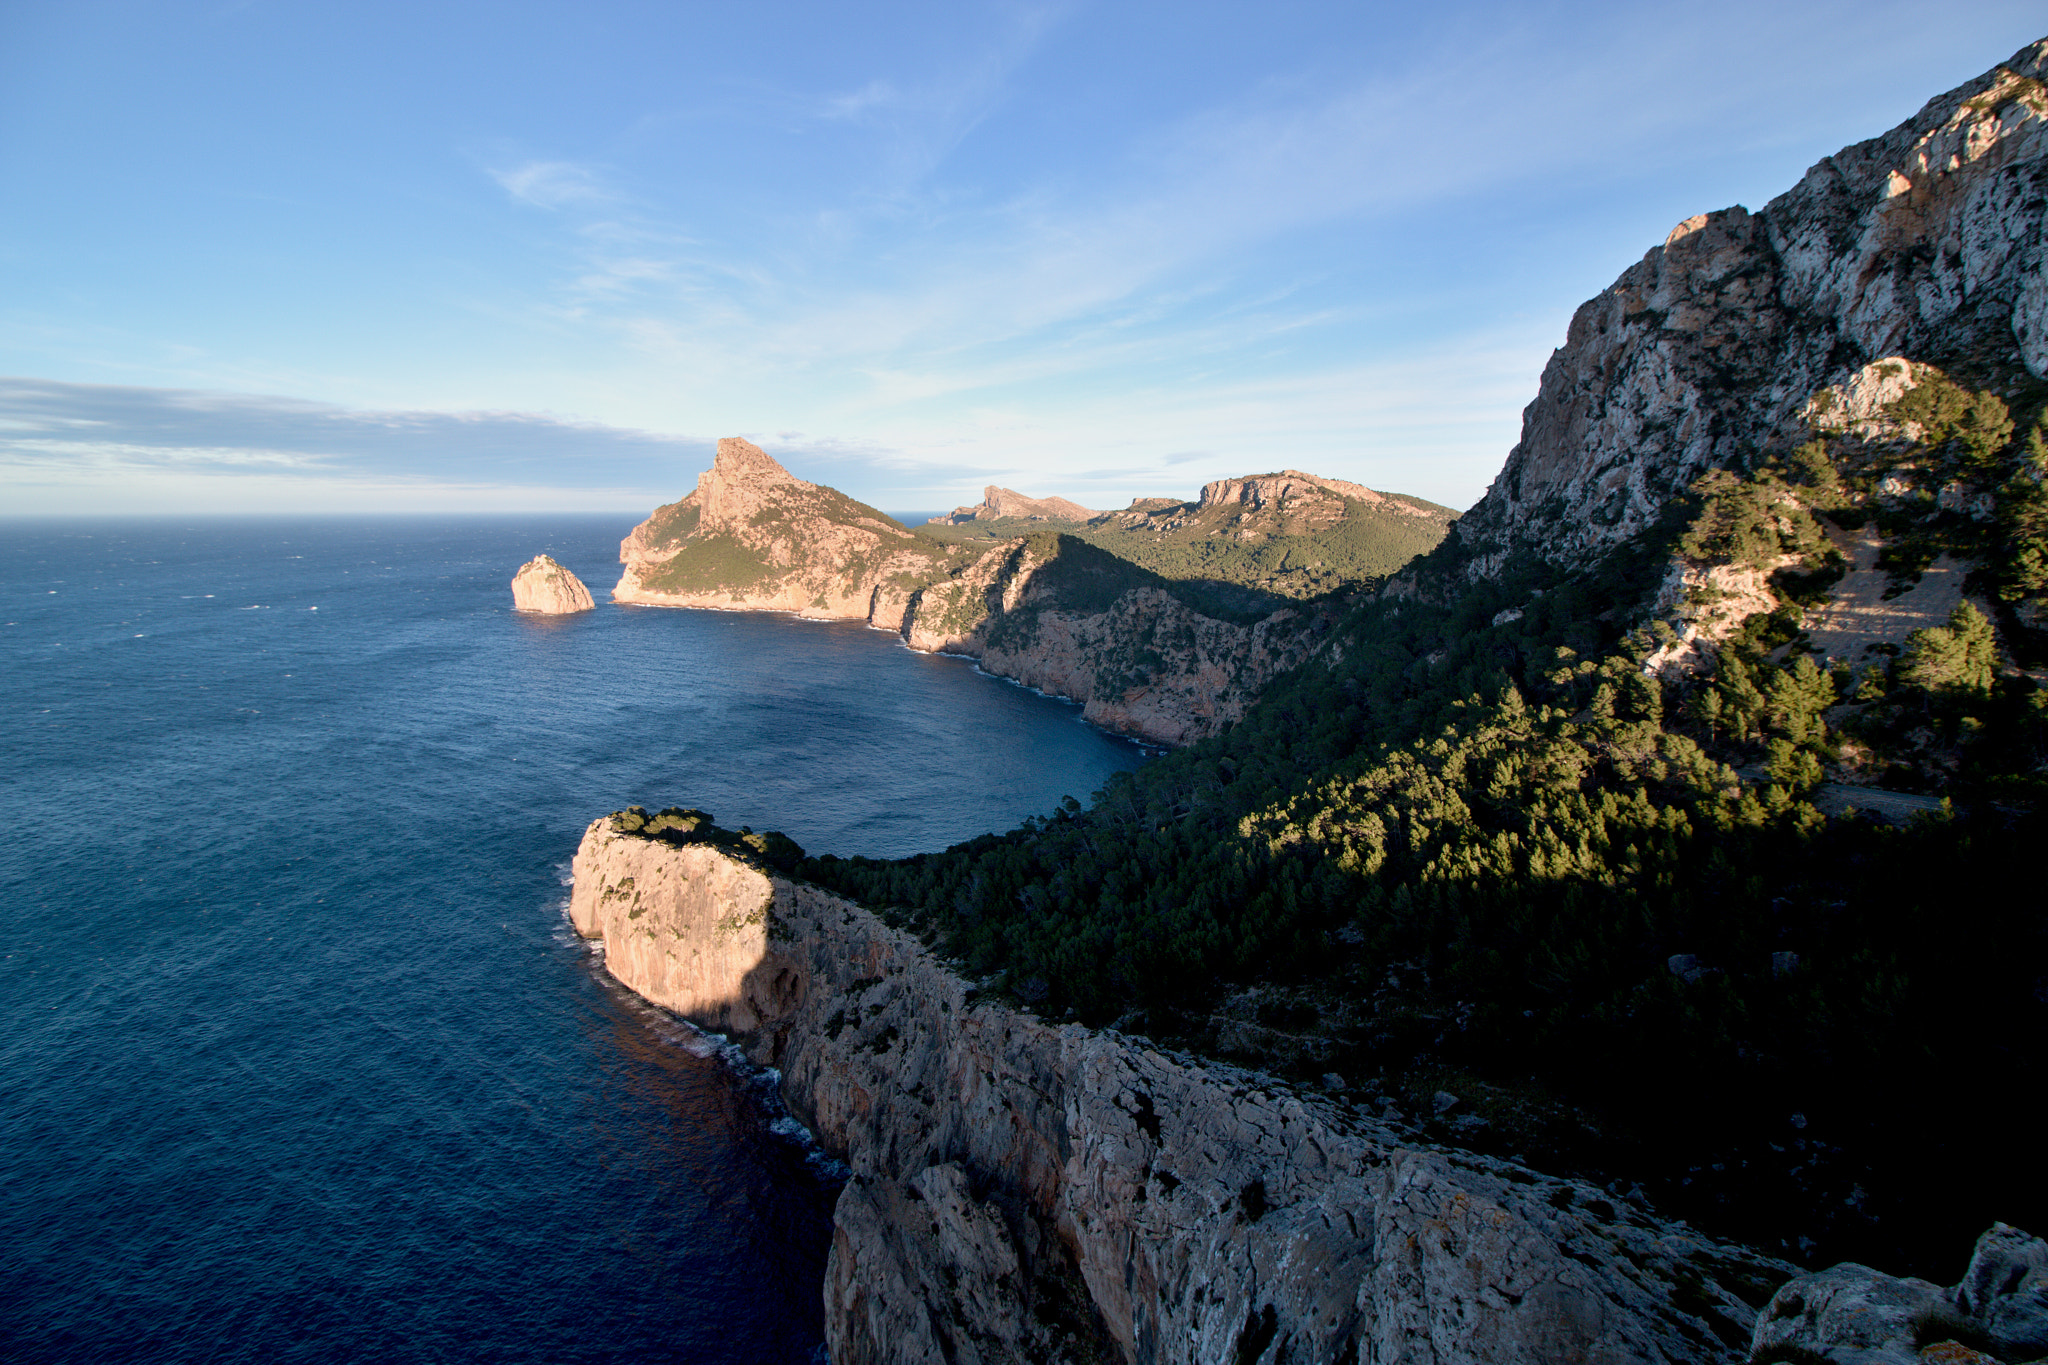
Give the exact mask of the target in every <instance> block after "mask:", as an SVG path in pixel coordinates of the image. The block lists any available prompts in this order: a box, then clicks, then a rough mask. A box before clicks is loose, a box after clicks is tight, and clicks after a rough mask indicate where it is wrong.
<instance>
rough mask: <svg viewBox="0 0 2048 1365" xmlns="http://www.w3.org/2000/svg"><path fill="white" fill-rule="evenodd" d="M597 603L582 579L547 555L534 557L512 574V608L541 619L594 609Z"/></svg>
mask: <svg viewBox="0 0 2048 1365" xmlns="http://www.w3.org/2000/svg"><path fill="white" fill-rule="evenodd" d="M596 606H597V603H596V602H595V601H594V600H592V598H591V596H590V589H589V588H586V587H584V586H583V580H582V579H580V578H578V577H577V576H576V575H575V574H574V573H571V572H570V571H569V570H568V569H567V568H566V567H564V566H563V565H561V564H558V563H556V562H555V560H554V558H553V557H552V556H550V555H535V556H534V557H533V558H532V559H529V560H527V561H526V563H524V564H522V565H520V566H519V572H518V573H516V574H514V575H512V609H513V610H514V611H530V612H535V613H537V614H539V615H542V616H569V615H573V614H574V613H576V612H579V611H591V610H594V609H595V608H596Z"/></svg>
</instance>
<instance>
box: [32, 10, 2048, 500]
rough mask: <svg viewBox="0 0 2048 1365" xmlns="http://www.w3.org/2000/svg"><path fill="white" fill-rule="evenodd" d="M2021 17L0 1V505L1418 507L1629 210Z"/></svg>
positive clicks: (1518, 373)
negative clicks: (696, 491)
mask: <svg viewBox="0 0 2048 1365" xmlns="http://www.w3.org/2000/svg"><path fill="white" fill-rule="evenodd" d="M2044 31H2048V18H2044V15H2043V11H2042V10H2041V8H2040V6H2039V5H2038V4H2018V3H2011V4H2006V3H1995V2H1989V0H1987V2H1986V3H1979V4H1975V5H1971V6H1968V7H1960V6H1959V7H1957V8H1956V9H1955V10H1944V11H1943V12H1942V13H1941V14H1940V17H1939V21H1938V22H1936V21H1935V20H1934V19H1933V18H1932V17H1931V12H1930V11H1929V10H1928V9H1927V8H1926V7H1925V6H1924V5H1920V4H1910V5H1909V4H1888V3H1860V4H1838V3H1800V0H1779V2H1778V3H1764V4H1751V3H1744V2H1743V0H1734V2H1733V3H1725V4H1717V5H1710V6H1709V5H1676V4H1644V3H1641V2H1640V0H1637V3H1630V4H1612V5H1602V4H1573V5H1564V4H1550V5H1545V4H1515V5H1507V4H1461V3H1455V2H1453V3H1438V4H1432V5H1426V6H1419V5H1414V4H1400V5H1391V4H1387V5H1382V4H1376V3H1352V4H1335V3H1290V2H1289V0H1266V3H1262V4H1258V5H1251V4H1245V3H1238V4H1207V3H1201V0H1176V2H1175V3H1159V4H1153V3H1094V4H1091V3H1080V2H1078V0H1077V2H1076V3H1055V4H1009V3H1000V4H998V3H978V2H977V0H947V2H946V3H929V4H927V3H862V4H846V3H844V2H843V0H841V3H775V2H774V0H753V2H752V3H746V4H740V3H732V4H723V3H720V4H710V3H680V2H679V0H666V2H665V3H644V4H643V3H607V0H581V3H576V4H531V3H516V0H515V2H508V0H496V2H494V3H490V4H484V3H475V4H458V3H433V2H432V0H412V3H407V4H385V3H380V2H379V0H349V2H348V3H325V0H304V2H301V3H284V2H283V0H239V2H237V0H215V2H214V3H204V4H201V3H175V2H174V0H160V2H156V3H148V2H144V0H61V3H46V2H44V0H9V3H8V4H6V5H5V6H0V185H4V186H5V187H6V188H5V190H4V191H0V280H4V287H0V376H9V377H10V378H7V379H4V380H0V512H6V511H14V512H54V513H98V512H106V513H125V512H138V511H179V512H190V511H204V510H219V511H323V510H331V511H344V510H347V511H358V510H374V509H390V510H447V511H456V510H512V509H528V508H541V509H545V508H571V507H574V508H590V509H607V510H636V509H644V508H647V507H651V506H652V505H654V504H655V503H656V502H660V501H666V500H669V499H672V498H674V497H676V496H679V495H680V494H681V493H683V492H685V491H687V490H688V488H689V487H690V486H691V485H692V483H693V482H694V478H695V475H696V473H697V471H698V470H699V469H701V468H702V467H703V466H704V465H705V463H706V462H707V460H708V453H709V449H710V445H711V443H712V442H713V441H715V440H716V438H717V437H719V436H721V435H732V434H745V435H747V436H749V437H751V438H752V439H754V440H756V441H758V442H759V443H760V444H762V445H763V446H764V447H766V448H767V449H768V450H769V451H770V452H771V453H773V454H775V455H777V456H778V457H779V458H781V459H782V460H783V461H784V463H785V464H787V465H788V466H789V467H790V468H791V469H792V470H794V471H795V472H796V473H798V474H800V475H802V476H803V477H806V478H811V479H815V480H819V481H821V482H826V483H831V484H833V485H835V486H838V487H840V488H843V489H845V490H846V491H848V492H850V493H853V494H854V495H856V496H858V497H862V498H864V499H866V500H868V501H870V502H873V503H875V504H877V505H880V506H883V507H886V508H891V509H922V508H940V507H946V506H950V505H953V504H954V503H958V502H964V501H971V500H973V499H974V498H975V497H977V496H978V495H979V489H980V488H981V486H982V485H983V484H986V483H1000V484H1005V485H1008V486H1011V487H1016V488H1021V489H1023V490H1024V491H1026V492H1030V493H1034V494H1040V495H1044V494H1060V495H1063V496H1067V497H1071V498H1075V499H1077V500H1079V501H1081V502H1084V503H1087V504H1089V505H1092V506H1101V507H1106V506H1114V505H1121V504H1122V503H1124V502H1125V501H1127V500H1128V499H1130V498H1132V497H1134V496H1140V495H1152V494H1175V495H1180V496H1192V494H1193V493H1194V491H1195V490H1196V489H1197V488H1198V487H1199V486H1200V484H1201V483H1202V482H1204V481H1205V480H1207V479H1211V478H1217V477H1221V476H1224V475H1230V474H1240V473H1247V472H1254V471H1258V470H1266V469H1276V468H1281V467H1295V468H1305V469H1309V470H1313V471H1316V472H1320V473H1326V474H1330V475H1335V476H1339V477H1343V478H1349V479H1356V480H1359V481H1361V482H1364V483H1367V484H1371V485H1373V486H1375V487H1381V488H1390V489H1394V490H1398V491H1403V492H1410V493H1415V494H1419V495H1421V496H1423V497H1428V498H1432V499H1435V500H1437V501H1440V502H1445V503H1449V504H1452V505H1455V506H1460V507H1462V506H1466V505H1469V504H1470V503H1471V502H1472V501H1473V500H1474V499H1475V498H1477V497H1478V495H1479V494H1480V493H1481V492H1482V491H1483V490H1484V489H1485V487H1486V484H1487V482H1488V481H1489V480H1490V479H1491V478H1492V476H1493V474H1494V472H1495V471H1496V470H1497V469H1498V468H1499V466H1500V463H1501V460H1502V459H1503V457H1504V456H1505V455H1506V453H1507V451H1508V448H1509V447H1510V446H1511V445H1512V444H1513V443H1514V440H1515V436H1516V433H1517V430H1518V425H1519V414H1520V409H1521V407H1522V405H1523V404H1524V403H1526V402H1527V401H1528V400H1529V399H1530V398H1531V397H1532V396H1533V395H1534V393H1535V389H1536V382H1537V377H1538V375H1539V373H1540V371H1541V368H1542V364H1543V361H1544V359H1545V358H1546V357H1547V356H1548V354H1549V351H1550V349H1551V348H1552V347H1553V346H1555V345H1556V344H1557V343H1558V341H1559V340H1560V339H1561V338H1562V336H1563V332H1564V327H1565V323H1566V321H1567V320H1568V319H1569V317H1570V315H1571V311H1572V309H1573V308H1574V307H1576V306H1577V304H1578V303H1579V302H1580V301H1582V300H1583V299H1585V298H1587V297H1589V296H1590V295H1592V294H1593V293H1595V292H1597V291H1598V290H1599V289H1601V288H1602V287H1604V286H1605V285H1606V284H1607V283H1609V282H1610V281H1611V280H1612V279H1613V278H1614V276H1615V275H1617V274H1618V273H1620V271H1621V270H1622V269H1624V268H1625V267H1626V266H1627V265H1628V264H1629V263H1631V262H1632V261H1634V260H1636V259H1637V258H1639V257H1640V256H1641V255H1642V253H1643V252H1644V251H1645V250H1646V249H1648V248H1649V247H1651V246H1653V245H1655V244H1656V243H1658V242H1660V241H1662V239H1663V237H1664V234H1665V233H1666V232H1667V231H1668V230H1669V228H1670V227H1671V226H1672V224H1674V223H1676V222H1677V221H1678V220H1680V219H1682V218H1685V217H1687V216H1689V215H1691V214H1693V213H1697V212H1699V211H1701V210H1703V209H1712V208H1719V207H1722V206H1724V205H1727V204H1731V203H1738V202H1739V203H1744V204H1747V205H1749V206H1750V207H1752V208H1755V207H1760V206H1761V205H1762V204H1763V203H1764V202H1765V201H1766V200H1767V199H1769V198H1770V197H1771V196H1772V195H1774V194H1776V193H1778V192H1780V191H1782V190H1784V189H1786V188H1788V187H1789V186H1790V185H1791V184H1792V183H1793V182H1794V181H1796V180H1797V178H1798V177H1799V176H1800V175H1801V174H1802V173H1803V172H1804V171H1805V169H1806V168H1807V167H1808V166H1809V165H1811V164H1812V163H1813V162H1814V161H1816V160H1817V159H1819V158H1820V157H1822V156H1824V155H1826V154H1828V153H1830V152H1833V151H1834V150H1836V149H1837V148H1839V147H1840V146H1842V145H1844V144H1846V143H1848V142H1852V141H1857V140H1860V139H1862V138H1865V137H1869V136H1874V135H1876V134H1877V133H1880V132H1882V131H1884V130H1885V129H1887V128H1889V127H1891V126H1892V125H1894V124H1896V123H1897V122H1899V121H1900V120H1901V119H1903V118H1906V117H1907V116H1909V115H1910V114H1912V113H1913V111H1914V110H1915V109H1917V108H1918V107H1919V106H1920V104H1921V103H1923V102H1924V101H1925V100H1926V99H1928V98H1930V97H1932V96H1933V95H1935V94H1938V93H1939V92H1941V91H1943V90H1945V89H1947V88H1949V87H1951V86H1953V85H1955V84H1958V83H1960V82H1961V81H1963V80H1966V79H1968V78H1969V77H1971V76H1973V75H1976V74H1977V73H1978V72H1980V71H1982V70H1984V69H1986V68H1988V67H1990V66H1991V65H1993V64H1994V63H1996V62H1998V61H2001V60H2003V59H2004V58H2005V57H2007V56H2008V55H2010V54H2011V53H2012V52H2013V51H2014V50H2015V49H2017V48H2018V47H2020V46H2021V45H2022V44H2024V43H2026V42H2029V41H2032V40H2034V39H2036V38H2039V37H2041V36H2042V35H2043V32H2044Z"/></svg>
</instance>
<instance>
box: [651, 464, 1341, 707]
mask: <svg viewBox="0 0 2048 1365" xmlns="http://www.w3.org/2000/svg"><path fill="white" fill-rule="evenodd" d="M1289 478H1290V479H1292V480H1294V481H1296V482H1297V483H1300V481H1302V480H1309V482H1308V483H1302V484H1301V486H1302V487H1310V486H1312V485H1315V484H1321V483H1331V484H1333V485H1334V481H1329V480H1322V481H1316V480H1312V479H1311V477H1310V476H1307V475H1291V476H1289ZM1240 482H1242V481H1240ZM1252 482H1254V483H1256V482H1258V481H1256V480H1254V481H1252ZM1347 486H1349V485H1347ZM1359 491H1360V492H1369V490H1364V489H1360V490H1359ZM989 493H990V502H989V504H988V505H989V506H993V507H1004V508H1008V509H1009V511H1006V512H1005V513H1004V515H1015V514H1016V508H1017V506H1019V505H1020V504H1013V503H1010V502H1007V501H1005V499H1007V498H1010V497H1012V496H1014V495H1010V494H1008V493H1007V492H1006V490H1003V489H997V488H992V489H990V490H989ZM998 495H1001V496H998ZM1270 496H1271V497H1272V498H1273V499H1274V500H1276V501H1288V505H1289V506H1294V505H1296V504H1298V503H1299V498H1298V497H1293V496H1292V495H1290V494H1287V493H1286V492H1284V490H1274V491H1273V492H1272V493H1271V495H1270ZM1323 496H1326V497H1328V498H1329V499H1330V500H1331V501H1333V502H1336V503H1340V504H1341V503H1342V502H1343V501H1344V499H1343V498H1342V497H1339V496H1338V495H1337V494H1334V493H1330V494H1324V495H1323ZM1371 496H1373V497H1378V496H1379V495H1378V494H1371ZM1290 498H1291V501H1289V499H1290ZM1026 501H1027V502H1029V503H1031V504H1032V505H1034V506H1051V505H1053V504H1060V505H1063V506H1066V507H1070V508H1073V507H1074V505H1073V504H1070V503H1064V501H1063V500H1061V499H1040V500H1026ZM969 510H972V509H969ZM1074 510H1075V511H1077V512H1079V513H1082V514H1084V515H1093V514H1092V513H1088V512H1087V509H1086V508H1074ZM1339 515H1340V516H1341V513H1339ZM619 558H620V560H621V561H622V562H623V563H624V564H625V571H624V573H623V574H622V575H621V576H620V579H619V584H618V586H617V587H616V588H614V589H613V590H612V599H613V600H614V601H617V602H626V603H635V604H641V605H658V606H683V607H716V608H722V609H725V610H751V611H786V612H794V613H797V614H799V615H804V616H825V617H839V618H844V619H852V620H861V621H866V622H867V623H868V624H870V625H872V626H875V627H876V628H878V629H883V630H890V631H895V632H897V633H898V634H900V635H901V636H902V637H903V638H904V640H905V641H906V642H907V643H908V644H909V645H910V646H911V648H913V649H920V650H936V651H943V652H946V653H952V654H964V655H968V656H970V657H973V658H976V659H979V660H980V661H981V663H982V666H983V667H984V668H986V669H987V670H988V671H989V672H991V673H996V674H999V675H1001V676H1003V677H1007V678H1012V679H1015V680H1016V681H1019V682H1022V683H1024V684H1026V685H1028V686H1031V687H1035V688H1038V689H1040V690H1041V691H1045V692H1050V693H1053V694H1055V695H1058V696H1064V697H1070V698H1072V699H1074V700H1075V701H1078V702H1081V703H1082V704H1083V705H1084V706H1085V707H1086V715H1087V718H1088V719H1089V720H1090V721H1091V722H1093V723H1095V724H1098V725H1101V726H1103V727H1104V728H1106V729H1112V730H1117V731H1119V732H1122V733H1125V734H1131V735H1135V736H1138V737H1140V738H1144V739H1149V740H1153V741H1156V742H1158V743H1163V744H1184V743H1187V742H1189V741H1192V740H1195V739H1199V738H1202V737H1204V736H1207V735H1212V734H1215V733H1217V731H1219V730H1220V729H1222V728H1223V727H1225V726H1227V725H1229V724H1230V723H1231V722H1233V721H1235V720H1236V719H1237V718H1238V717H1240V716H1242V715H1243V714H1244V710H1245V707H1246V706H1248V705H1249V704H1250V702H1251V700H1252V698H1253V697H1254V696H1256V695H1257V693H1258V691H1259V690H1260V689H1261V688H1262V687H1264V686H1265V684H1266V683H1267V682H1268V681H1269V680H1270V679H1271V678H1272V677H1274V676H1275V675H1276V674H1277V673H1279V672H1281V671H1283V670H1285V669H1287V668H1291V667H1293V666H1294V665H1296V664H1298V663H1300V662H1301V661H1302V660H1303V659H1304V658H1306V657H1307V655H1308V653H1309V652H1310V651H1311V650H1312V649H1313V647H1314V644H1315V639H1316V631H1315V626H1316V624H1317V622H1318V621H1321V620H1325V619H1326V618H1327V616H1328V613H1327V612H1323V613H1321V614H1318V613H1314V612H1307V611H1303V610H1297V609H1292V608H1285V609H1280V610H1277V611H1276V610H1274V607H1275V605H1276V604H1275V603H1274V602H1273V601H1272V600H1271V599H1270V598H1269V597H1267V596H1265V595H1262V594H1252V595H1250V597H1249V598H1247V599H1246V600H1245V601H1239V600H1237V599H1235V598H1232V599H1230V600H1229V601H1228V602H1225V603H1224V604H1223V605H1221V606H1219V605H1216V604H1214V603H1210V602H1208V601H1206V600H1205V599H1204V595H1203V594H1198V593H1191V592H1186V591H1180V590H1178V589H1176V588H1175V586H1174V585H1173V584H1172V583H1171V582H1169V581H1168V580H1167V579H1165V578H1162V577H1161V576H1160V575H1157V574H1153V573H1149V572H1147V571H1145V570H1143V569H1141V568H1137V567H1134V566H1133V565H1131V564H1129V563H1126V562H1124V561H1122V560H1119V559H1117V558H1116V557H1115V556H1113V555H1108V554H1104V553H1103V552H1101V551H1099V550H1094V551H1091V550H1090V549H1089V547H1086V546H1083V545H1081V544H1080V543H1079V542H1076V541H1072V540H1071V539H1070V538H1069V539H1062V538H1059V537H1053V538H1051V539H1048V538H1047V537H1046V536H1044V535H1042V534H1041V535H1038V536H1035V537H1031V538H1024V539H1015V540H1006V541H1002V542H1000V543H998V544H996V545H995V546H993V547H989V548H983V547H979V546H970V545H959V544H948V543H945V542H942V541H938V540H934V539H932V538H930V537H928V536H920V535H916V534H913V533H912V532H909V531H906V530H904V529H903V528H902V527H901V526H898V525H897V524H896V523H895V522H893V521H891V520H890V519H889V518H887V517H885V516H884V515H883V514H882V513H880V512H877V511H875V510H874V509H873V508H870V507H867V506H865V505H863V504H861V503H858V502H855V501H854V500H853V499H851V498H848V497H846V496H845V495H844V494H842V493H839V492H838V491H836V490H834V489H831V488H826V487H823V486H821V485H818V484H813V483H807V482H805V481H804V480H802V479H798V478H796V477H795V476H793V475H791V474H790V473H789V471H787V470H786V469H784V468H783V467H782V466H781V465H780V464H778V463H776V462H775V460H774V459H773V458H771V457H770V456H769V455H767V454H766V453H765V452H763V451H762V450H760V449H759V448H758V447H755V446H753V445H751V444H749V443H747V442H746V441H742V440H738V439H736V438H728V439H726V440H722V441H720V442H719V443H718V455H717V458H716V460H715V461H714V463H713V465H712V467H711V468H710V469H709V470H707V471H705V473H704V474H703V475H702V476H700V477H699V479H698V481H697V489H696V491H695V492H693V493H692V494H690V496H689V497H687V498H684V499H682V500H681V501H680V502H675V503H671V504H669V505H668V506H666V507H662V508H659V509H657V510H656V511H655V513H654V514H653V515H652V516H650V517H649V518H648V519H647V520H646V521H644V522H642V523H641V524H640V525H639V526H638V527H636V528H634V531H633V534H632V535H630V536H628V537H627V538H626V540H625V541H624V542H623V543H622V544H621V546H620V549H619ZM1083 561H1085V562H1083ZM1213 595H1214V594H1209V596H1213Z"/></svg>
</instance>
